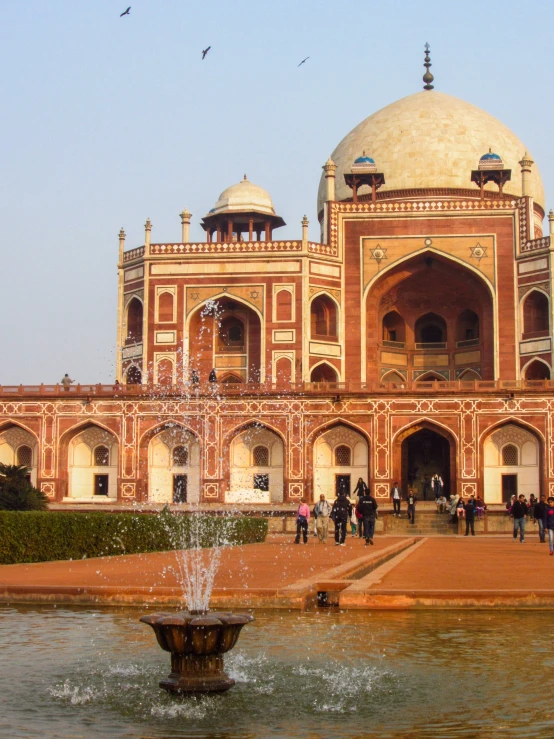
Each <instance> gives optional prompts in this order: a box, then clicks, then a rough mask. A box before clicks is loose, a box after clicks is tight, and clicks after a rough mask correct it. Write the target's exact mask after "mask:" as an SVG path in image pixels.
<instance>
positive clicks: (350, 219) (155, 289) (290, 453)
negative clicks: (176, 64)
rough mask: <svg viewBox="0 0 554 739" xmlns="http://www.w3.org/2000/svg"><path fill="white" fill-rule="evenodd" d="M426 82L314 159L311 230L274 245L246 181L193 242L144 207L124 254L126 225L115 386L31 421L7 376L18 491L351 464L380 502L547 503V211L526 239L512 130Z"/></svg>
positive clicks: (274, 481)
mask: <svg viewBox="0 0 554 739" xmlns="http://www.w3.org/2000/svg"><path fill="white" fill-rule="evenodd" d="M425 81H426V89H424V90H423V91H421V92H418V93H416V94H414V95H410V96H408V97H405V98H403V99H401V100H398V101H397V102H394V103H392V104H391V105H388V106H386V107H385V108H383V109H382V110H379V111H377V112H375V113H373V114H372V115H370V116H369V117H368V118H366V119H365V120H364V121H362V122H361V123H360V124H359V125H357V126H356V127H355V128H354V129H353V130H352V131H351V132H350V133H348V134H347V135H346V136H345V138H344V139H343V140H342V141H341V142H340V143H339V144H338V146H337V147H336V148H335V149H334V151H333V152H332V153H331V156H330V158H329V159H328V160H327V162H326V163H325V164H324V166H323V172H322V176H321V182H320V186H319V192H318V197H317V217H318V220H319V233H320V238H319V241H317V242H313V241H311V240H310V239H309V237H308V228H309V225H308V221H307V219H306V218H304V220H303V221H302V224H301V228H299V233H298V238H297V239H293V240H285V239H281V238H280V237H279V228H280V227H281V226H283V225H284V221H283V219H282V218H281V217H280V216H279V215H278V214H277V213H276V211H275V208H274V204H273V202H272V199H271V197H270V195H269V194H268V193H267V192H266V191H265V190H264V189H262V188H261V187H259V186H258V185H254V184H253V183H251V182H249V181H248V179H246V177H245V178H244V179H243V180H241V181H240V182H239V183H238V184H234V185H231V186H230V187H228V188H227V189H225V190H223V192H222V193H221V195H220V196H219V198H218V199H217V201H216V203H215V205H214V207H213V208H211V209H210V210H209V211H208V212H207V214H206V215H205V216H204V217H203V218H202V219H201V221H200V223H201V226H202V228H203V230H204V232H205V239H204V240H203V241H201V242H191V241H190V238H189V224H190V221H191V214H190V213H189V212H188V211H186V210H184V211H183V212H182V213H181V224H182V233H181V238H180V240H179V241H167V240H166V241H163V242H160V241H156V240H151V231H152V225H151V223H150V221H147V222H146V228H145V239H144V244H143V245H138V246H133V248H131V249H130V250H125V234H124V232H123V230H122V231H121V233H120V253H119V308H118V319H117V321H118V346H117V377H118V379H119V381H120V383H121V385H120V386H119V387H113V388H109V387H104V388H99V387H97V386H90V387H86V388H82V387H79V386H71V388H70V390H68V391H64V390H63V389H61V388H57V389H51V390H50V391H48V392H49V393H50V395H51V397H49V398H48V399H44V403H43V406H44V408H46V406H48V409H49V410H48V412H46V410H44V411H41V412H39V413H36V412H34V411H33V410H32V409H33V408H35V407H36V399H31V398H27V397H25V394H26V393H27V394H29V392H31V391H30V390H25V389H20V390H18V391H17V392H18V393H19V394H20V395H21V394H22V395H23V396H24V397H20V398H19V399H18V404H17V412H16V411H14V410H13V409H14V408H15V406H13V405H3V406H2V407H3V412H4V415H3V416H2V422H1V424H0V460H3V459H6V460H12V459H14V458H15V455H16V454H17V448H18V447H17V445H15V444H14V442H13V439H12V437H13V438H16V436H17V437H18V438H19V436H21V432H20V431H18V432H17V434H16V435H15V436H14V433H15V432H14V428H16V427H18V426H19V427H21V428H22V429H23V430H24V431H25V432H26V434H27V436H26V437H25V438H26V439H27V440H26V441H25V444H26V446H28V447H29V448H30V449H31V452H30V454H31V456H32V458H33V472H32V474H33V477H34V478H36V479H37V484H39V486H41V487H42V489H43V490H45V491H46V492H47V494H48V495H50V496H51V498H52V499H53V500H55V501H58V502H60V503H68V504H76V503H78V502H98V503H101V502H105V501H106V500H107V499H113V500H117V501H119V502H125V501H128V502H130V503H132V502H135V501H139V500H140V501H143V502H148V501H150V502H152V503H156V504H157V503H160V504H161V503H165V502H169V503H175V504H177V505H178V504H180V503H184V502H195V501H204V502H212V503H214V504H217V505H220V506H223V505H225V504H229V503H232V504H237V503H245V504H248V505H253V504H256V503H264V504H269V505H279V504H282V503H289V502H290V503H292V502H296V501H298V500H299V499H300V498H301V497H306V498H307V499H309V500H310V501H313V500H316V499H317V498H318V497H319V495H320V493H324V494H325V495H326V496H327V497H328V498H333V497H334V496H335V495H336V494H337V493H338V492H339V491H340V490H344V491H346V492H352V491H353V489H354V487H355V485H356V482H357V480H358V478H359V477H362V478H364V480H366V481H368V482H369V484H370V487H371V490H372V492H373V493H374V494H375V495H376V497H377V498H378V499H382V501H383V502H384V501H385V500H388V497H389V493H390V487H391V485H392V483H393V482H395V481H398V482H399V483H400V485H401V487H402V489H403V493H404V494H406V493H407V490H408V487H410V486H411V487H413V488H414V489H415V490H416V492H417V493H418V495H419V496H420V498H424V499H428V500H431V499H434V495H433V493H432V491H431V489H430V486H429V480H430V478H431V477H432V476H433V475H435V474H437V475H439V476H440V477H441V478H442V480H443V482H444V487H443V491H444V492H445V493H446V494H447V495H450V494H461V495H464V496H466V497H467V496H469V495H481V496H484V498H485V501H486V502H487V503H490V504H495V503H497V504H501V503H502V502H503V501H504V500H507V499H509V496H510V495H512V494H514V493H524V494H525V495H527V496H529V494H530V493H535V494H538V493H539V492H545V493H552V494H554V440H553V438H552V407H553V406H552V398H553V395H552V391H553V383H552V380H551V372H552V305H551V296H552V265H551V253H552V246H551V234H552V228H553V224H554V215H553V214H552V212H550V214H549V216H548V224H549V233H548V234H547V235H543V230H542V227H543V222H544V220H545V198H544V191H543V185H542V180H541V176H540V172H539V168H538V166H537V164H536V163H535V162H534V159H533V157H532V156H531V154H530V153H529V150H528V149H527V147H526V146H525V145H524V143H522V142H521V141H520V140H519V139H518V138H517V136H515V134H513V133H512V132H511V131H510V130H509V129H508V128H506V126H504V125H503V124H502V123H500V122H499V121H498V120H496V119H495V118H494V117H493V116H491V115H489V114H488V113H486V112H484V111H483V110H480V109H479V108H476V107H475V106H473V105H471V104H469V103H466V102H463V101H461V100H458V99H457V98H454V97H452V96H450V95H447V94H445V93H442V92H438V91H436V90H434V89H432V86H431V85H430V81H429V79H426V80H425ZM208 202H209V198H208ZM212 202H213V201H212ZM1 392H3V393H4V394H6V393H7V392H12V393H13V392H16V390H13V391H9V390H8V389H3V390H2V391H0V393H1ZM37 392H38V391H37ZM45 392H46V391H45V390H44V388H43V389H42V390H41V391H40V393H41V394H43V395H44V393H45ZM99 396H102V397H99ZM41 402H43V401H42V400H41ZM41 407H42V406H41ZM10 409H12V410H11V411H10ZM98 445H100V446H101V447H102V450H103V451H102V452H101V453H98V452H97V449H98V448H99V447H98ZM106 450H107V451H106ZM103 464H105V466H109V470H108V471H105V472H104V471H103V470H102V469H101V467H102V465H103ZM77 467H78V473H77V472H76V469H77ZM99 478H102V480H101V481H100V482H99V481H98V480H99ZM75 480H78V484H77V483H76V482H73V481H75ZM87 480H88V482H87Z"/></svg>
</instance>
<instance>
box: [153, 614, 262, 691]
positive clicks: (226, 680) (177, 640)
mask: <svg viewBox="0 0 554 739" xmlns="http://www.w3.org/2000/svg"><path fill="white" fill-rule="evenodd" d="M140 620H141V621H142V623H145V624H148V625H149V626H151V627H152V628H153V629H154V633H155V634H156V639H157V640H158V644H159V645H160V647H161V648H162V649H163V650H165V651H166V652H170V653H171V673H170V674H169V676H168V677H167V679H166V680H162V681H161V682H160V687H161V688H164V689H165V690H168V691H170V692H172V693H215V692H223V691H224V690H229V688H232V687H233V685H234V684H235V681H234V680H233V679H232V678H230V677H229V676H228V675H227V674H226V673H225V671H224V665H223V655H224V654H225V652H228V651H229V650H230V649H232V648H233V647H234V646H235V644H236V643H237V640H238V638H239V634H240V632H241V629H242V627H243V626H245V625H246V624H248V623H250V622H251V621H253V620H254V617H253V616H251V615H250V614H248V613H237V614H233V613H205V614H197V613H194V612H192V613H191V612H189V611H183V612H182V613H150V614H148V615H147V616H143V617H142V618H141V619H140Z"/></svg>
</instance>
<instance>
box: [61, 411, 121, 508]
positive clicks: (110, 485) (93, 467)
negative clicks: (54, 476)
mask: <svg viewBox="0 0 554 739" xmlns="http://www.w3.org/2000/svg"><path fill="white" fill-rule="evenodd" d="M118 459H119V444H118V442H117V438H116V437H115V436H114V435H113V434H112V433H111V432H109V431H107V430H106V429H103V428H101V427H100V426H95V425H90V426H88V427H86V428H85V429H83V430H82V431H80V432H78V433H77V434H76V435H74V436H73V438H72V439H71V440H70V442H69V445H68V450H67V464H68V498H69V499H70V500H76V499H78V500H87V501H89V500H90V501H95V502H102V501H104V502H105V501H107V500H114V499H117V477H118V467H119V464H118Z"/></svg>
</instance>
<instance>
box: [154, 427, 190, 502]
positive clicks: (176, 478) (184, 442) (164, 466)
mask: <svg viewBox="0 0 554 739" xmlns="http://www.w3.org/2000/svg"><path fill="white" fill-rule="evenodd" d="M199 498H200V445H199V443H198V440H197V438H196V436H195V435H194V434H193V433H191V432H190V431H188V430H187V429H185V428H183V427H182V426H178V425H177V424H175V425H173V426H169V427H166V428H165V429H163V430H160V431H159V432H158V433H156V434H155V435H154V436H153V437H152V438H151V439H150V442H149V444H148V499H149V500H151V501H152V502H155V503H198V501H199Z"/></svg>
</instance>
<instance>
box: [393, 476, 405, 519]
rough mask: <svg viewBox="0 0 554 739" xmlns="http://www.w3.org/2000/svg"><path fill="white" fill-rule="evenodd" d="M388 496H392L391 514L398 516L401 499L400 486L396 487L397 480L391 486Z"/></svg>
mask: <svg viewBox="0 0 554 739" xmlns="http://www.w3.org/2000/svg"><path fill="white" fill-rule="evenodd" d="M390 497H391V498H392V515H393V516H396V517H397V518H398V516H400V502H401V500H402V494H401V493H400V488H399V487H398V483H397V482H395V483H394V485H393V486H392V488H391V491H390Z"/></svg>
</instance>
